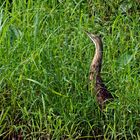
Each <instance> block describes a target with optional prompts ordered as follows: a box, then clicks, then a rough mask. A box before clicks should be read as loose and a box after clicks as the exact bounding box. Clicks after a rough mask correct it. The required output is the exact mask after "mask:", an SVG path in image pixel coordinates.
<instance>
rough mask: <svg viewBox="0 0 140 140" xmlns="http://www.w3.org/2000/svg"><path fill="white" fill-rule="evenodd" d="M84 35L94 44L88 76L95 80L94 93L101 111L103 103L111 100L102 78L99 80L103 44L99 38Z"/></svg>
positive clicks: (89, 34)
mask: <svg viewBox="0 0 140 140" xmlns="http://www.w3.org/2000/svg"><path fill="white" fill-rule="evenodd" d="M86 34H87V35H88V36H89V38H90V39H91V40H92V42H93V43H94V44H95V48H96V50H95V55H94V57H93V60H92V63H91V66H90V75H89V79H90V80H91V81H92V80H94V79H95V92H96V98H97V101H98V103H99V106H100V107H101V109H103V107H104V105H105V103H106V102H107V101H108V100H110V99H111V100H112V99H113V96H112V95H111V93H110V92H109V91H108V90H107V88H106V86H105V85H104V83H103V81H102V78H101V66H102V56H103V43H102V40H101V38H100V37H99V36H96V35H93V34H92V33H89V32H87V31H86Z"/></svg>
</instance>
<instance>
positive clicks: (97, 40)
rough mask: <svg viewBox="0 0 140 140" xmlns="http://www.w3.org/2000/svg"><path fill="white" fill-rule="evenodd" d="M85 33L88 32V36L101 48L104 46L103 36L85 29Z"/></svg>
mask: <svg viewBox="0 0 140 140" xmlns="http://www.w3.org/2000/svg"><path fill="white" fill-rule="evenodd" d="M85 33H86V34H87V35H88V37H89V38H90V39H91V40H92V42H93V43H94V44H95V46H96V47H97V46H99V47H100V49H102V46H103V45H102V40H101V38H100V37H99V36H97V35H94V34H92V33H90V32H88V31H85Z"/></svg>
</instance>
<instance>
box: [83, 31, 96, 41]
mask: <svg viewBox="0 0 140 140" xmlns="http://www.w3.org/2000/svg"><path fill="white" fill-rule="evenodd" d="M84 32H85V33H86V34H87V35H88V37H89V38H90V39H91V40H92V41H93V42H95V35H94V34H92V33H90V32H88V31H84Z"/></svg>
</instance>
